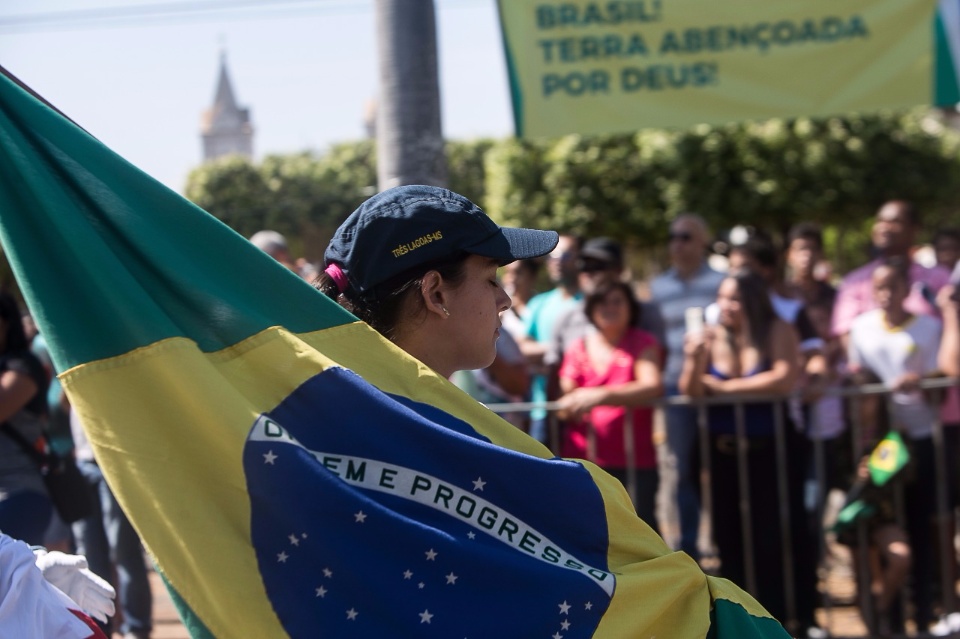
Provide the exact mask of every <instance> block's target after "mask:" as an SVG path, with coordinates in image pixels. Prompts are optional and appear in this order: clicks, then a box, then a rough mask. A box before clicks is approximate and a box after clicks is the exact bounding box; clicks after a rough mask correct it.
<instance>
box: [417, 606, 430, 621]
mask: <svg viewBox="0 0 960 639" xmlns="http://www.w3.org/2000/svg"><path fill="white" fill-rule="evenodd" d="M418 614H419V615H420V623H430V620H431V619H433V615H432V614H431V613H430V611H429V610H427V609H426V608H424V610H423V612H421V613H418Z"/></svg>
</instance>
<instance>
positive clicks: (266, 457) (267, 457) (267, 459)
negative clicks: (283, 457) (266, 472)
mask: <svg viewBox="0 0 960 639" xmlns="http://www.w3.org/2000/svg"><path fill="white" fill-rule="evenodd" d="M276 460H277V456H276V455H274V454H273V451H272V450H268V451H267V452H266V453H264V454H263V463H265V464H270V465H271V466H272V465H273V462H275V461H276Z"/></svg>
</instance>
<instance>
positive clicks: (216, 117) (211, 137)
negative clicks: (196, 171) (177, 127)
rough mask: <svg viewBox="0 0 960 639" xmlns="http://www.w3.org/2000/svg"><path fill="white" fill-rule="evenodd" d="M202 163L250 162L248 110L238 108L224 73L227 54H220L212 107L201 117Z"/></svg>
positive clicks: (250, 129)
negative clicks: (221, 160)
mask: <svg viewBox="0 0 960 639" xmlns="http://www.w3.org/2000/svg"><path fill="white" fill-rule="evenodd" d="M200 134H201V137H202V139H203V160H204V162H206V161H209V160H212V159H214V158H218V157H221V156H223V155H242V156H244V157H246V158H249V159H253V126H252V125H251V124H250V110H249V109H246V108H240V107H239V106H237V100H236V98H235V97H234V95H233V87H232V86H231V84H230V75H229V74H228V73H227V55H226V53H221V54H220V77H219V78H218V80H217V93H216V96H215V97H214V99H213V106H212V107H210V109H208V110H207V111H206V112H204V114H203V118H202V120H201V125H200Z"/></svg>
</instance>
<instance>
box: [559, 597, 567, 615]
mask: <svg viewBox="0 0 960 639" xmlns="http://www.w3.org/2000/svg"><path fill="white" fill-rule="evenodd" d="M557 605H558V606H560V614H561V615H567V614H570V604H568V603H567V600H566V599H564V600H563V603H562V604H557Z"/></svg>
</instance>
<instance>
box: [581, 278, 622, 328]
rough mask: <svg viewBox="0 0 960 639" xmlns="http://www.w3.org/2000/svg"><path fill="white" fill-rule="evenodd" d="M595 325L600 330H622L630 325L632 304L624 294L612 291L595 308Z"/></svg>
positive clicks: (616, 290)
mask: <svg viewBox="0 0 960 639" xmlns="http://www.w3.org/2000/svg"><path fill="white" fill-rule="evenodd" d="M590 319H591V320H592V321H593V324H594V325H595V326H596V327H597V328H599V329H600V330H605V329H614V330H622V329H625V328H626V327H627V325H628V324H629V323H630V302H629V300H627V296H626V295H625V294H624V292H623V291H622V290H620V289H618V288H614V289H611V290H610V291H609V292H608V293H607V294H606V295H604V296H603V299H602V300H601V301H600V303H599V304H597V305H596V306H594V307H593V313H592V317H591V318H590Z"/></svg>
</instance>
